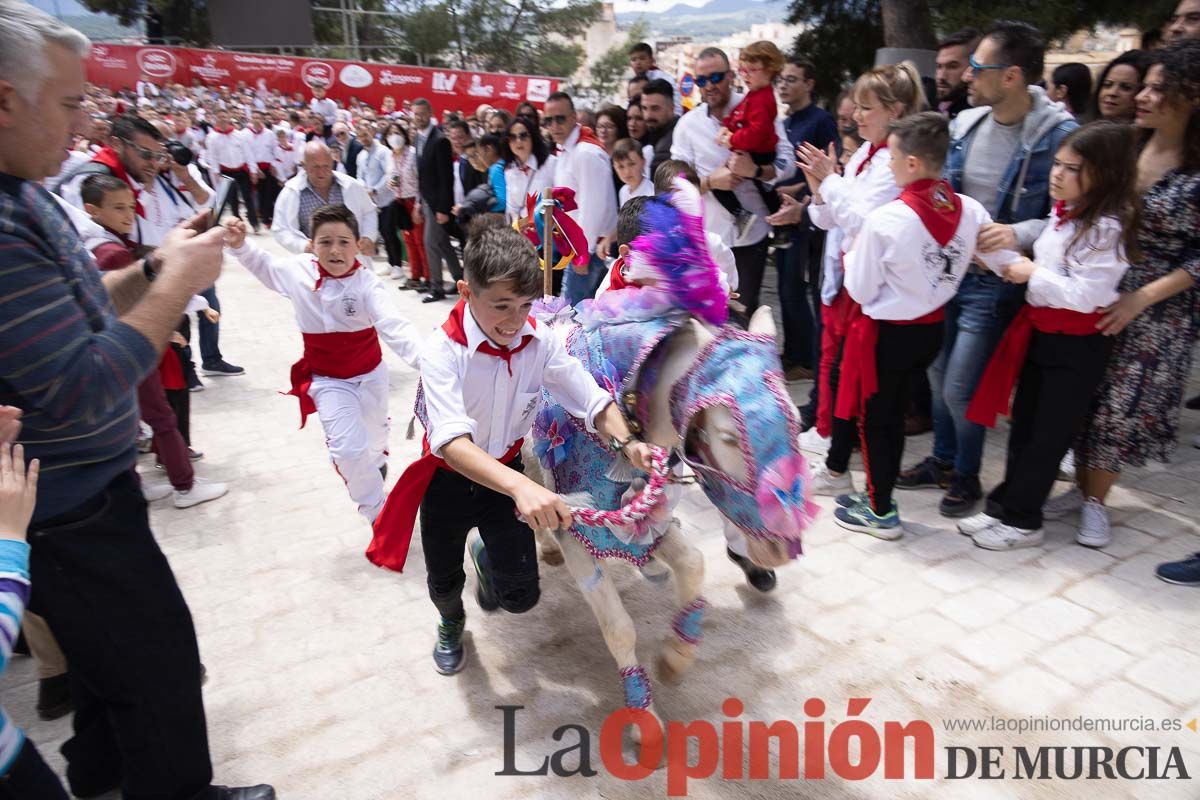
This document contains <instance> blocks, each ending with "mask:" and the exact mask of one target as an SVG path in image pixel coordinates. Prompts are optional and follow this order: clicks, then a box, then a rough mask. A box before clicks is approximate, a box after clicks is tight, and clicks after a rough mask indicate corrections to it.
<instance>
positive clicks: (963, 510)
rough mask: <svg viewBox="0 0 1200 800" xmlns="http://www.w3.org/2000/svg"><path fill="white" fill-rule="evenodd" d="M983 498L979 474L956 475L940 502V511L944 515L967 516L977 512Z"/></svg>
mask: <svg viewBox="0 0 1200 800" xmlns="http://www.w3.org/2000/svg"><path fill="white" fill-rule="evenodd" d="M982 499H983V487H982V486H980V484H979V476H978V475H956V476H954V480H953V481H952V482H951V483H950V489H949V490H948V491H947V492H946V494H945V495H944V496H943V497H942V502H941V503H939V504H938V511H939V512H941V514H942V516H943V517H965V516H967V515H969V514H973V513H974V512H975V506H977V505H979V501H980V500H982Z"/></svg>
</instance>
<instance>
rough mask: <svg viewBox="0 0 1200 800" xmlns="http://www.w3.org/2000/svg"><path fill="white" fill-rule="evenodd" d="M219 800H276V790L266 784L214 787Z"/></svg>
mask: <svg viewBox="0 0 1200 800" xmlns="http://www.w3.org/2000/svg"><path fill="white" fill-rule="evenodd" d="M212 788H213V791H214V792H216V797H217V800H275V789H274V787H272V786H268V785H267V784H265V783H260V784H258V785H257V786H214V787H212Z"/></svg>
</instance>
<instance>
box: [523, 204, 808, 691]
mask: <svg viewBox="0 0 1200 800" xmlns="http://www.w3.org/2000/svg"><path fill="white" fill-rule="evenodd" d="M700 202H701V201H700V197H699V195H698V193H697V192H696V191H695V190H694V189H693V188H692V186H691V185H690V184H687V183H686V182H684V181H678V182H677V185H676V190H675V192H674V194H673V196H672V199H671V200H667V199H666V198H665V197H660V198H654V199H651V200H649V201H648V202H647V205H646V207H645V209H644V211H643V216H642V219H641V225H640V228H641V231H642V232H641V234H640V235H639V236H638V237H637V238H636V239H634V240H633V242H632V243H631V251H632V252H631V253H630V256H629V259H628V261H629V263H628V264H627V265H626V273H625V274H626V275H627V276H628V277H629V279H630V280H631V281H633V282H634V283H635V284H641V285H637V286H630V287H629V288H624V289H613V290H610V291H608V292H606V293H604V294H603V295H601V296H600V297H599V298H598V299H596V300H594V301H587V302H584V303H581V304H580V305H579V306H578V307H577V309H576V310H574V311H572V309H570V308H567V307H565V305H564V304H563V303H562V302H561V301H555V300H554V299H553V298H548V299H547V300H546V301H543V303H541V304H539V305H538V306H537V307H535V312H534V314H535V316H538V317H540V322H541V323H542V324H548V325H550V326H551V328H552V329H553V330H554V331H555V333H556V335H559V336H561V337H562V339H563V342H564V344H565V346H566V348H567V350H568V352H570V353H571V354H572V355H573V356H574V357H576V358H577V359H579V360H580V361H581V362H582V363H583V364H584V366H585V367H586V368H587V369H588V371H589V372H590V373H591V374H592V376H593V377H594V378H595V379H596V381H597V382H598V383H599V384H600V385H601V386H602V387H604V388H605V389H607V390H608V391H609V393H610V394H612V396H613V398H614V400H615V401H616V402H617V403H619V404H620V406H621V408H622V409H623V411H624V413H625V415H626V417H627V418H628V419H629V420H630V428H631V430H634V431H635V432H639V433H640V435H641V437H642V438H643V439H644V440H645V441H646V442H648V443H651V444H653V445H657V446H658V447H660V448H662V451H663V452H662V455H661V457H660V462H659V467H660V468H659V470H658V471H657V472H656V474H653V475H645V474H641V473H635V472H634V471H633V469H632V467H631V466H630V465H629V464H628V463H627V462H625V461H624V460H623V459H622V458H620V457H619V456H617V455H615V454H614V452H613V451H612V450H611V449H609V447H608V446H607V445H606V443H605V442H603V441H602V440H601V439H600V438H599V436H597V435H596V434H594V433H590V432H588V430H587V428H586V426H585V425H584V423H583V421H582V420H579V419H577V418H575V417H572V416H571V415H569V414H568V413H567V412H566V411H565V410H564V409H563V408H562V406H560V405H558V404H557V403H556V402H555V401H554V399H553V398H552V397H551V396H550V395H549V393H544V394H543V398H542V406H541V408H540V410H539V412H538V414H537V416H536V417H535V422H534V443H533V449H534V452H535V453H536V456H537V459H538V462H539V464H540V466H541V467H542V468H543V470H544V474H543V481H544V483H545V484H546V485H547V486H548V487H549V488H551V489H553V490H554V491H556V492H558V493H559V494H562V495H564V496H566V498H567V501H568V504H569V505H571V506H573V507H576V508H583V509H588V510H589V512H587V513H585V512H578V513H576V514H575V516H574V524H573V525H572V526H571V527H570V529H569V530H566V531H556V532H553V534H551V533H550V532H546V531H540V532H539V540H540V541H541V544H542V546H543V558H546V556H547V555H549V556H550V557H551V558H553V557H554V556H555V553H554V552H553V549H554V548H555V546H557V548H558V549H561V554H562V558H563V560H565V563H566V566H567V569H568V570H569V571H570V573H571V575H572V577H573V578H574V579H575V581H576V583H577V584H578V585H579V587H580V589H581V590H582V592H583V595H584V597H585V598H586V599H587V601H588V604H589V605H590V606H591V608H592V611H593V612H594V613H595V615H596V618H597V620H598V621H599V623H600V629H601V631H602V633H603V635H604V638H605V642H606V643H607V645H608V648H609V650H610V651H611V653H612V655H613V658H614V659H615V660H616V662H617V667H618V669H619V670H620V677H621V681H622V685H623V688H624V693H625V705H626V706H627V707H631V708H638V709H645V710H648V711H650V712H651V713H653V702H652V693H651V682H650V678H649V674H648V673H647V670H646V669H645V667H644V666H643V665H642V662H641V660H640V659H639V658H638V655H637V652H636V639H637V637H636V633H635V630H634V624H633V620H632V619H631V618H630V616H629V614H628V612H626V610H625V608H624V606H623V604H622V603H621V599H620V597H619V595H618V593H617V590H616V588H615V586H614V584H613V581H612V579H611V577H610V576H609V573H608V569H609V562H611V561H614V560H623V561H627V562H629V563H631V564H634V565H637V566H639V567H643V566H645V565H647V564H648V562H650V560H651V559H652V558H654V559H657V560H660V561H661V562H663V563H665V564H666V565H667V566H669V567H670V569H671V571H672V572H673V573H674V575H675V590H676V595H677V601H678V610H677V611H676V613H675V615H674V618H673V624H672V632H671V634H670V636H669V637H668V639H667V641H666V643H665V644H664V646H663V648H662V650H661V652H660V654H659V658H658V662H657V667H658V674H659V677H660V678H662V679H663V680H666V681H668V682H672V681H674V680H677V679H678V678H680V677H682V676H683V675H684V674H685V673H686V672H687V671H688V670H689V669H691V667H692V665H693V663H694V661H695V658H696V648H697V646H698V645H699V644H700V641H701V637H702V624H703V620H704V610H705V600H704V597H703V596H702V593H701V590H702V586H703V582H704V561H703V558H702V556H701V554H700V552H699V550H697V549H696V548H695V547H694V546H692V545H691V544H690V543H689V542H688V541H687V540H686V538H685V537H684V535H683V532H682V530H681V528H680V524H679V522H678V520H676V519H674V517H673V514H672V511H673V507H674V504H675V501H676V500H677V499H678V498H677V495H678V490H679V482H681V481H685V480H690V478H685V477H683V466H684V465H686V467H688V468H690V471H691V472H692V473H693V475H694V476H695V477H694V480H695V481H696V482H698V483H699V485H700V487H701V488H702V489H703V491H704V493H705V494H706V495H707V496H708V498H709V499H710V500H711V501H712V502H713V504H714V505H715V506H716V508H717V510H718V511H720V512H721V514H722V515H723V516H724V518H725V519H726V520H728V522H729V523H731V524H732V525H734V526H736V528H737V529H738V531H739V532H740V533H741V534H742V535H743V536H745V538H746V545H747V547H746V550H747V553H748V555H749V559H750V561H752V562H753V563H754V564H756V565H758V566H759V567H761V568H771V567H775V566H779V565H781V564H784V563H787V562H788V561H789V560H790V559H793V558H796V557H797V556H798V555H799V554H800V552H801V534H802V532H803V531H804V530H805V528H806V527H807V526H808V525H809V524H810V522H811V520H812V518H813V516H814V514H815V510H816V509H815V506H814V505H813V504H811V503H810V502H809V500H808V492H807V477H808V473H807V467H806V463H805V460H804V458H803V456H802V455H801V454H800V452H799V449H798V446H797V437H798V435H799V427H798V422H797V419H796V416H795V412H794V406H793V405H792V402H791V400H790V398H789V397H788V394H787V392H786V390H785V388H784V383H783V377H782V373H781V366H780V360H779V355H778V350H777V347H776V342H775V332H774V324H773V322H772V320H771V315H770V309H769V308H765V307H764V308H761V309H759V310H758V312H757V313H755V314H754V315H753V317H752V318H751V319H750V324H749V329H748V330H742V329H740V328H738V327H736V326H734V325H731V324H729V321H728V302H727V297H726V296H725V294H724V292H723V290H722V289H721V288H720V284H719V280H718V273H717V269H718V268H717V265H716V264H715V263H714V261H713V259H712V257H711V255H710V253H709V250H708V247H707V245H706V243H705V237H704V231H703V225H702V217H701V210H700ZM527 446H528V445H527ZM668 456H669V458H668ZM526 463H527V464H529V463H530V460H528V459H527V460H526ZM547 548H549V549H550V553H547ZM547 560H549V559H547Z"/></svg>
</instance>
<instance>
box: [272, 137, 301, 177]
mask: <svg viewBox="0 0 1200 800" xmlns="http://www.w3.org/2000/svg"><path fill="white" fill-rule="evenodd" d="M289 138H290V137H289ZM301 158H303V153H302V152H301V149H300V148H299V147H296V145H295V144H294V143H293V144H291V145H290V146H289V147H288V148H287V149H286V150H285V149H284V148H283V147H282V146H280V144H279V140H278V139H276V140H275V146H274V147H273V148H272V150H271V170H272V171H273V172H274V173H275V178H276V180H278V181H279V182H280V183H287V182H288V181H289V180H291V179H292V177H293V176H294V175H295V174H296V172H297V171H298V170H299V169H300V159H301Z"/></svg>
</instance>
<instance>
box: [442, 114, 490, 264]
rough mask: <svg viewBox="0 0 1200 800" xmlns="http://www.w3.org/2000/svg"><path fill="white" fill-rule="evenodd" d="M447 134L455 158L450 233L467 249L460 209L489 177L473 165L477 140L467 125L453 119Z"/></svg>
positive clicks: (448, 125)
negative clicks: (473, 190) (472, 191)
mask: <svg viewBox="0 0 1200 800" xmlns="http://www.w3.org/2000/svg"><path fill="white" fill-rule="evenodd" d="M445 132H446V138H447V139H449V140H450V150H451V153H452V154H453V156H454V172H453V176H454V206H453V208H451V210H450V217H451V219H450V225H449V228H448V231H449V233H450V235H451V236H453V237H454V238H455V239H457V240H458V242H459V244H460V245H461V246H463V247H465V246H466V244H467V232H466V230H464V229H463V227H462V226H461V225H459V224H458V207H459V206H461V205H462V204H463V201H464V200H465V199H466V197H467V195H469V194H470V193H471V190H472V189H474V188H475V187H476V186H478V185H479V184H481V183H483V182H484V181H486V180H487V175H484V174H483V173H482V172H480V171H479V170H477V169H475V167H474V166H472V165H471V159H470V155H471V154H472V153H474V151H475V140H474V139H473V138H472V137H471V128H470V127H469V126H468V125H467V123H465V122H463V121H462V120H461V119H452V120H450V121H449V122H447V123H446V126H445Z"/></svg>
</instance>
